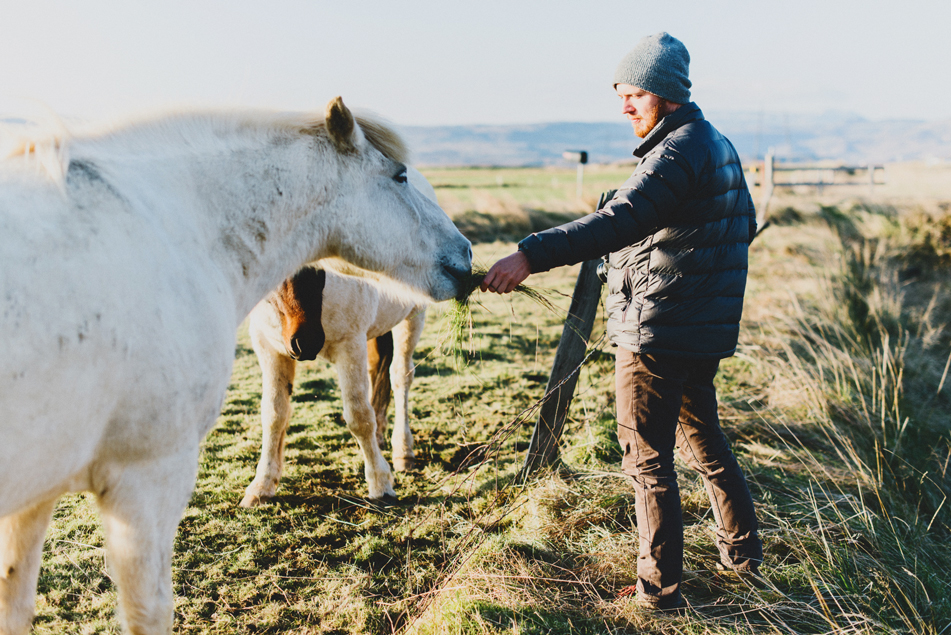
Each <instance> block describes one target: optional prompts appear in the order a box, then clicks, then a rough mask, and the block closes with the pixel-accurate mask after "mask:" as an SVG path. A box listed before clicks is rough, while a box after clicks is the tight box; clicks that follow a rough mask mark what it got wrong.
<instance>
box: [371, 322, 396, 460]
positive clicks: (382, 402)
mask: <svg viewBox="0 0 951 635" xmlns="http://www.w3.org/2000/svg"><path fill="white" fill-rule="evenodd" d="M367 350H368V351H369V360H367V361H368V362H369V366H370V390H371V397H370V403H372V404H373V412H375V413H376V442H377V444H379V446H380V447H381V448H382V447H383V446H384V445H386V428H387V426H388V425H389V422H388V421H387V420H386V411H387V409H389V407H390V388H391V387H390V366H391V365H392V363H393V333H392V332H389V333H384V334H383V335H381V336H380V337H375V338H373V339H372V340H368V341H367Z"/></svg>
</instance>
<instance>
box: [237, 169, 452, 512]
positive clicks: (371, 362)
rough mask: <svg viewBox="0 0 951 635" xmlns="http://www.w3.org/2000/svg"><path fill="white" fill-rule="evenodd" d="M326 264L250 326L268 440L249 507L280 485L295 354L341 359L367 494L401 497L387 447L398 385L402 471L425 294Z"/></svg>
mask: <svg viewBox="0 0 951 635" xmlns="http://www.w3.org/2000/svg"><path fill="white" fill-rule="evenodd" d="M407 175H408V177H409V182H410V184H411V185H413V186H414V187H416V188H417V189H418V190H419V191H420V192H422V193H423V194H424V195H425V196H426V197H427V198H429V199H430V200H431V201H433V203H435V202H436V192H435V191H434V190H433V187H432V185H430V184H429V182H428V181H427V180H426V178H425V177H424V176H423V175H422V174H420V173H419V171H418V170H416V169H414V168H412V167H409V168H407ZM327 264H328V263H326V262H325V263H324V265H323V266H322V265H321V263H315V264H314V265H309V266H306V267H304V268H303V269H301V270H300V271H298V272H297V273H296V274H294V276H292V277H290V278H288V279H287V280H285V281H284V282H283V283H281V286H280V287H279V288H278V289H276V290H275V291H273V292H271V293H270V294H269V295H268V297H267V298H265V299H264V300H262V301H261V302H259V303H258V304H257V306H256V307H254V309H253V310H252V311H251V317H250V321H249V325H248V331H249V334H250V337H251V345H252V347H253V348H254V352H255V354H256V355H257V358H258V363H259V364H260V366H261V374H262V379H263V381H262V383H263V387H262V390H261V424H262V444H261V459H260V460H259V461H258V466H257V471H256V474H255V477H254V480H253V481H252V482H251V484H250V485H248V488H247V490H246V491H245V495H244V498H243V499H242V501H241V506H242V507H254V506H256V505H260V504H262V503H264V502H266V501H267V500H269V499H271V498H273V497H274V495H275V494H276V492H277V487H278V483H279V481H280V479H281V472H282V470H283V467H284V445H285V442H286V435H287V426H288V424H289V423H290V418H291V412H292V405H291V391H292V390H293V386H294V375H295V371H296V368H297V362H298V361H303V360H312V359H316V358H317V357H321V358H322V359H325V360H326V361H328V362H330V363H332V364H334V365H335V367H336V370H337V377H338V380H339V382H340V392H341V396H342V399H343V417H344V420H345V421H346V422H347V427H348V428H349V429H350V431H351V433H352V434H353V436H354V437H355V438H356V439H357V443H358V444H359V445H360V450H361V451H362V453H363V465H364V471H365V474H366V480H367V485H368V487H369V490H370V498H383V497H384V496H387V495H389V496H396V492H395V491H394V489H393V474H392V472H391V471H390V465H389V463H387V462H386V459H385V458H384V457H383V453H382V451H381V446H382V445H383V444H384V442H385V438H386V437H385V435H386V429H387V418H386V411H387V408H388V406H389V402H390V387H391V386H392V389H393V394H394V396H395V397H396V406H395V413H394V426H393V435H392V439H391V448H392V452H393V467H394V468H395V469H396V470H397V471H403V470H407V469H411V468H412V466H413V461H414V459H415V456H414V454H413V433H412V431H411V430H410V427H409V389H410V385H411V384H412V381H413V374H414V370H415V367H414V366H413V351H415V350H416V345H417V344H418V343H419V338H420V335H421V334H422V331H423V325H424V324H425V321H426V307H427V305H428V301H427V300H426V299H425V298H420V297H419V294H413V293H412V292H409V293H407V292H406V291H405V290H401V289H399V288H393V287H392V285H387V284H386V283H385V281H379V280H371V279H369V277H368V276H366V275H362V276H360V277H356V276H352V275H346V274H344V273H340V272H338V271H335V270H334V269H333V268H332V266H331V267H328V266H327ZM368 347H369V348H368Z"/></svg>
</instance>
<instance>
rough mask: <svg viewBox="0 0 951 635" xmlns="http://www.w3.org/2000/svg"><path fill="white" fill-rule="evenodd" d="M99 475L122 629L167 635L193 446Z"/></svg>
mask: <svg viewBox="0 0 951 635" xmlns="http://www.w3.org/2000/svg"><path fill="white" fill-rule="evenodd" d="M103 472H104V473H105V474H107V476H106V477H105V478H104V480H103V485H102V487H101V488H100V490H101V491H100V492H99V494H98V501H99V509H100V511H101V513H102V521H103V528H104V529H105V535H106V553H107V557H108V562H109V570H110V573H111V575H112V576H113V578H115V580H116V586H117V587H118V591H119V616H120V619H121V621H122V625H123V630H124V632H126V633H134V634H136V635H153V634H154V635H168V634H169V633H171V632H172V611H173V609H174V597H173V595H172V543H173V542H174V539H175V530H176V528H177V527H178V523H179V521H180V520H181V517H182V513H183V512H184V511H185V506H186V505H187V504H188V499H189V497H190V496H191V492H192V489H193V488H194V486H195V476H196V474H197V472H198V446H197V444H196V445H195V447H191V448H187V449H185V450H183V451H181V452H179V453H178V454H176V455H172V456H168V457H162V458H159V459H152V460H146V461H140V462H136V463H132V464H123V465H113V466H111V467H109V468H106V470H103Z"/></svg>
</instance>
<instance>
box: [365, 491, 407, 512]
mask: <svg viewBox="0 0 951 635" xmlns="http://www.w3.org/2000/svg"><path fill="white" fill-rule="evenodd" d="M368 500H369V502H370V504H371V505H373V506H374V507H377V508H380V509H387V508H389V507H396V506H397V505H399V504H400V499H399V498H397V497H396V496H395V495H394V494H384V495H383V496H380V497H379V498H370V499H368Z"/></svg>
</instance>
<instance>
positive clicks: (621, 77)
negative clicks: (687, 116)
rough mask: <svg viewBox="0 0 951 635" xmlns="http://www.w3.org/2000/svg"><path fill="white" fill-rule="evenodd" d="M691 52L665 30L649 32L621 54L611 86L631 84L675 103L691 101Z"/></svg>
mask: <svg viewBox="0 0 951 635" xmlns="http://www.w3.org/2000/svg"><path fill="white" fill-rule="evenodd" d="M688 66H690V53H688V52H687V47H685V46H684V45H683V42H681V41H680V40H678V39H677V38H675V37H672V36H670V35H668V34H667V33H658V34H656V35H648V36H647V37H645V38H643V39H641V41H640V42H638V43H637V46H635V47H634V48H633V49H631V52H630V53H628V54H627V55H625V56H624V59H622V60H621V63H620V64H618V66H617V70H616V71H614V85H615V86H617V85H618V84H630V85H631V86H637V87H638V88H641V89H643V90H646V91H647V92H649V93H654V94H655V95H657V96H658V97H663V98H664V99H666V100H668V101H672V102H674V103H676V104H686V103H687V102H689V101H690V80H689V79H687V71H688Z"/></svg>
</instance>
